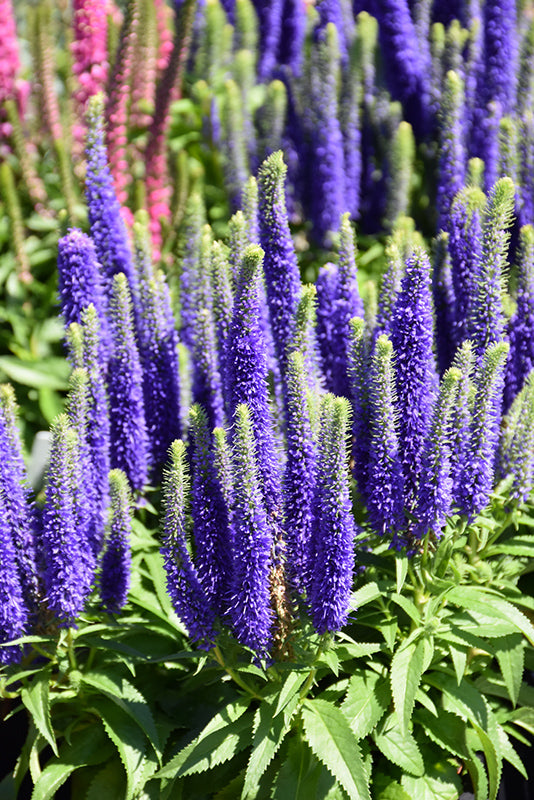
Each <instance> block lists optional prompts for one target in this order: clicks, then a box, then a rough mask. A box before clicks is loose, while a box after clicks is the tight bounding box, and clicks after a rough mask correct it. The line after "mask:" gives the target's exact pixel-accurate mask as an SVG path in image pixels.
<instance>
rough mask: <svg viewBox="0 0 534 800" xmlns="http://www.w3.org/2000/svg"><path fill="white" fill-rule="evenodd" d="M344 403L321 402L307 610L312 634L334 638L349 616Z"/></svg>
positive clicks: (350, 528) (350, 537) (350, 548)
mask: <svg viewBox="0 0 534 800" xmlns="http://www.w3.org/2000/svg"><path fill="white" fill-rule="evenodd" d="M349 417H350V406H349V402H348V400H346V399H345V398H344V397H343V398H341V397H340V398H335V397H333V396H332V395H327V396H326V397H325V399H324V400H323V406H322V413H321V431H320V435H319V456H318V474H317V490H316V497H315V507H314V524H313V538H312V561H311V566H310V590H309V604H310V612H311V618H312V621H313V625H314V627H315V630H316V631H317V632H318V633H320V634H322V633H327V632H330V633H333V632H335V631H338V630H340V629H341V628H342V627H343V625H345V623H346V622H347V619H348V616H349V600H350V592H351V589H352V580H353V573H354V537H355V536H356V525H355V522H354V517H353V516H352V504H351V499H350V492H349V474H348V463H347V435H348V430H349Z"/></svg>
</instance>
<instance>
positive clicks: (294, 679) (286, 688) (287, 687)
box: [273, 671, 308, 717]
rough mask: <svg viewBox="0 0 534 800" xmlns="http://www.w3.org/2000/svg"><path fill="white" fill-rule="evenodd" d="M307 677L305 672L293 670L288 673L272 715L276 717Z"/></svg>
mask: <svg viewBox="0 0 534 800" xmlns="http://www.w3.org/2000/svg"><path fill="white" fill-rule="evenodd" d="M307 677H308V673H307V672H297V671H294V672H290V673H289V675H288V676H287V678H286V679H285V681H284V685H283V686H282V688H281V690H280V694H279V695H278V701H277V703H276V707H275V709H274V714H273V717H277V716H278V714H279V713H280V712H281V711H283V710H284V708H285V707H286V706H287V704H288V703H289V701H290V700H291V698H292V697H293V696H294V695H295V694H296V693H297V692H298V691H299V690H300V687H301V686H302V684H303V683H304V681H305V680H306V678H307Z"/></svg>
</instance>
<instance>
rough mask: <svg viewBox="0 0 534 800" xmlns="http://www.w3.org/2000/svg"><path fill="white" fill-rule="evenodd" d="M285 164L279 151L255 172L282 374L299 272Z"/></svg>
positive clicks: (267, 280)
mask: <svg viewBox="0 0 534 800" xmlns="http://www.w3.org/2000/svg"><path fill="white" fill-rule="evenodd" d="M286 172H287V167H286V165H285V164H284V160H283V157H282V153H281V152H280V151H278V152H276V153H273V154H272V155H271V156H269V158H268V159H266V161H264V162H263V164H262V166H261V167H260V171H259V173H258V188H259V207H260V238H261V246H262V247H263V250H264V251H265V259H264V264H263V268H264V271H265V280H266V284H267V299H268V302H269V314H270V317H271V326H272V331H273V338H274V344H275V349H276V355H277V358H278V362H279V364H280V370H281V372H282V375H283V373H284V370H285V363H286V357H287V347H288V345H289V343H290V342H291V340H292V338H293V334H294V328H295V317H296V313H297V307H298V304H299V298H300V274H299V269H298V265H297V258H296V255H295V250H294V247H293V240H292V239H291V233H290V230H289V223H288V219H287V211H286V203H285V195H284V180H285V176H286Z"/></svg>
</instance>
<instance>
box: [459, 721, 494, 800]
mask: <svg viewBox="0 0 534 800" xmlns="http://www.w3.org/2000/svg"><path fill="white" fill-rule="evenodd" d="M473 733H474V731H473ZM475 747H480V743H477V745H475ZM475 747H471V746H470V747H469V748H468V752H469V758H467V759H466V761H465V765H466V767H467V770H468V772H469V776H470V778H471V783H472V784H473V789H474V791H475V797H484V798H487V797H488V793H489V785H488V775H487V772H486V768H485V766H484V764H483V763H482V761H481V759H480V758H479V757H478V755H477V752H476V749H475Z"/></svg>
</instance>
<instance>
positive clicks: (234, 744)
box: [154, 697, 253, 778]
mask: <svg viewBox="0 0 534 800" xmlns="http://www.w3.org/2000/svg"><path fill="white" fill-rule="evenodd" d="M249 705H250V698H246V697H243V698H239V699H238V700H236V701H235V702H232V703H228V705H226V706H225V707H224V708H223V709H222V710H221V711H219V712H218V713H217V714H215V716H214V717H213V718H212V719H211V720H210V721H209V722H208V724H207V725H206V726H205V727H204V728H203V730H202V731H201V732H200V733H199V735H198V736H197V737H196V739H194V740H193V741H192V742H191V743H190V744H188V745H187V747H184V749H183V750H181V751H180V752H179V753H178V754H177V755H175V756H174V758H172V759H171V760H170V761H169V763H168V764H165V765H164V766H163V768H162V769H160V770H159V772H157V773H156V775H155V776H154V777H155V778H166V777H175V776H177V777H178V776H180V775H191V774H194V773H196V772H204V771H205V770H207V769H210V768H211V767H213V766H216V765H217V764H223V763H224V762H225V761H228V760H229V759H231V758H233V756H234V755H235V754H236V753H237V752H238V751H239V750H240V749H242V748H243V747H244V746H245V745H246V744H247V743H250V729H251V728H252V721H253V717H252V714H245V711H246V710H247V708H248V707H249ZM247 739H248V740H247Z"/></svg>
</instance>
